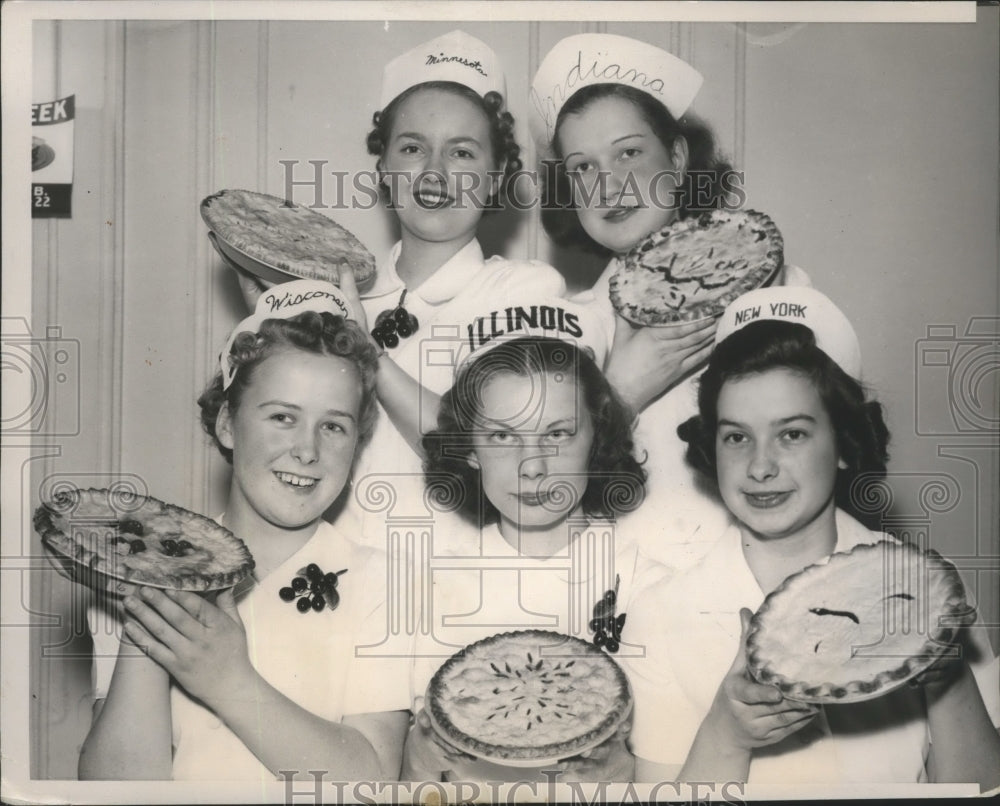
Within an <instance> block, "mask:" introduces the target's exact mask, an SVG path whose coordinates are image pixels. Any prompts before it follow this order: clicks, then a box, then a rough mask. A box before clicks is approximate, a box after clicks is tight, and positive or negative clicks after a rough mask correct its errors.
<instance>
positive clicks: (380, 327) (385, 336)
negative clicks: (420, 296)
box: [372, 288, 420, 350]
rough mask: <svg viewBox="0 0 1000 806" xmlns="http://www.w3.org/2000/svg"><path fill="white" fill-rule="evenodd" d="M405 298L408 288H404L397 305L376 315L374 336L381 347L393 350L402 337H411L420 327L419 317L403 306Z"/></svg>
mask: <svg viewBox="0 0 1000 806" xmlns="http://www.w3.org/2000/svg"><path fill="white" fill-rule="evenodd" d="M405 300H406V289H405V288H404V289H403V293H402V294H401V295H400V297H399V303H398V304H397V305H396V307H395V308H389V309H386V310H384V311H382V313H380V314H379V315H378V316H376V317H375V327H374V328H373V329H372V338H373V339H375V341H376V342H378V345H379V347H382V348H387V349H390V350H391V349H392V348H393V347H396V346H397V345H398V344H399V340H400V339H406V338H409V337H410V336H412V335H413V334H414V333H416V332H417V328H418V327H420V323H419V322H418V321H417V317H415V316H414V315H413V314H412V313H410V312H409V311H408V310H406V308H404V307H403V302H404V301H405Z"/></svg>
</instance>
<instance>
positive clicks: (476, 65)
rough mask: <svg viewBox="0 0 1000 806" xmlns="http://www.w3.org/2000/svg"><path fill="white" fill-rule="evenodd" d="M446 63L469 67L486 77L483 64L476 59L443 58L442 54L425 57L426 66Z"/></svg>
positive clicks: (430, 54) (431, 54) (462, 57)
mask: <svg viewBox="0 0 1000 806" xmlns="http://www.w3.org/2000/svg"><path fill="white" fill-rule="evenodd" d="M448 62H453V63H455V64H463V65H465V66H466V67H471V68H472V69H473V70H475V71H476V72H477V73H479V74H480V75H482V76H485V75H488V73H487V72H486V71H485V70H483V63H482V62H481V61H479V60H478V59H476V60H475V61H472V60H471V59H466V58H465V57H464V56H445V55H444V54H443V53H439V54H438V55H437V56H435V55H434V54H433V53H429V54H428V55H427V62H426V63H427V64H446V63H448Z"/></svg>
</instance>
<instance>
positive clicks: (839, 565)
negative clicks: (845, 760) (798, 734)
mask: <svg viewBox="0 0 1000 806" xmlns="http://www.w3.org/2000/svg"><path fill="white" fill-rule="evenodd" d="M974 615H975V613H974V610H973V609H972V608H971V607H970V606H969V604H968V602H967V601H966V596H965V588H964V586H963V585H962V579H961V577H960V576H959V573H958V571H957V570H956V569H955V566H954V565H952V564H951V563H950V562H948V561H947V560H945V559H944V558H943V557H941V555H940V554H938V553H937V552H936V551H933V550H928V551H922V550H920V549H918V548H916V547H915V546H912V545H910V544H907V543H896V542H891V541H881V542H878V543H874V544H870V545H861V546H856V547H855V548H853V549H851V550H850V551H847V552H841V553H837V554H832V555H830V557H828V558H827V559H825V560H823V561H821V562H819V563H817V564H815V565H811V566H809V567H808V568H806V569H804V570H803V571H800V572H799V573H797V574H793V575H792V576H790V577H789V578H788V579H787V580H785V582H784V583H782V585H781V586H780V587H778V588H777V589H776V590H774V591H773V592H772V593H771V594H770V595H768V597H767V598H766V599H765V600H764V603H763V604H762V605H761V607H760V609H759V610H758V611H757V613H756V614H755V615H754V617H753V620H752V622H751V625H750V631H749V634H748V637H747V668H748V670H749V671H750V673H751V674H752V675H753V676H754V677H755V678H756V679H757V680H759V681H760V682H762V683H770V684H773V685H775V686H777V687H778V688H779V689H780V690H781V692H782V693H783V694H784V695H785V696H787V697H789V698H791V699H795V700H801V701H804V702H815V703H845V702H857V701H861V700H867V699H871V698H873V697H878V696H880V695H882V694H885V693H887V692H889V691H891V690H893V689H894V688H896V687H897V686H899V685H901V684H903V683H904V682H906V681H907V680H909V679H911V678H913V677H915V676H916V675H918V674H919V673H920V672H922V671H924V670H925V669H926V668H927V667H928V666H930V665H931V664H932V663H934V662H935V661H936V660H937V659H938V658H940V657H941V656H942V655H943V654H945V653H946V652H947V651H949V650H953V649H957V647H954V646H953V645H952V644H951V643H950V642H951V641H952V640H953V639H954V637H955V635H956V633H957V631H958V629H959V628H960V627H961V626H962V625H963V624H966V623H969V622H970V621H971V620H972V619H973V618H974Z"/></svg>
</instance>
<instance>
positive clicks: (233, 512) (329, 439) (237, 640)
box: [79, 280, 410, 791]
mask: <svg viewBox="0 0 1000 806" xmlns="http://www.w3.org/2000/svg"><path fill="white" fill-rule="evenodd" d="M293 285H297V286H299V289H297V290H303V291H309V292H310V294H303V295H301V296H304V297H309V296H310V295H312V298H311V299H307V300H306V301H304V302H300V303H298V304H295V305H292V306H289V308H286V309H283V310H281V311H278V312H272V311H271V310H270V305H269V303H268V299H267V296H266V295H265V296H264V297H262V299H261V305H259V306H258V308H257V313H255V314H254V315H253V316H250V317H248V318H247V319H245V320H244V321H243V322H241V323H240V324H239V325H237V327H236V330H235V331H234V333H233V335H232V337H231V338H230V342H229V345H227V348H226V349H225V350H223V352H222V354H221V357H220V366H221V371H220V372H219V373H217V374H216V376H215V378H214V379H213V380H212V382H211V383H210V384H209V386H208V388H207V389H206V390H205V392H204V393H203V394H202V395H201V397H200V398H199V400H198V403H199V406H200V407H201V421H202V424H203V425H204V427H205V430H206V432H208V434H209V435H210V436H211V437H212V440H213V441H214V442H215V444H216V446H217V447H218V449H219V451H220V452H221V453H222V455H223V456H224V457H225V459H226V461H227V462H229V463H230V464H231V465H232V476H231V480H230V487H229V498H228V503H227V505H226V511H225V513H224V514H223V515H220V516H219V517H218V518H217V520H218V521H219V523H220V524H222V525H223V526H224V527H226V528H227V529H229V530H230V531H231V532H233V533H234V534H235V535H237V536H238V537H239V538H241V539H242V540H243V541H244V543H246V545H247V547H248V548H249V549H250V552H251V554H252V555H253V558H254V573H253V575H252V576H251V577H248V578H247V579H246V580H244V581H243V582H241V583H239V584H238V585H237V586H235V588H230V589H227V590H224V591H221V592H219V593H218V595H217V596H213V595H206V596H202V595H199V594H196V593H192V592H187V591H174V590H166V589H164V590H160V589H158V588H152V587H145V586H140V587H137V588H136V590H135V591H134V592H132V593H129V594H128V595H126V596H125V598H124V600H123V602H122V603H121V604H120V605H119V606H118V607H117V609H116V610H115V611H114V612H112V611H108V612H104V611H101V612H98V611H96V610H92V611H91V612H89V613H88V620H89V622H90V625H91V633H92V635H93V638H94V643H95V652H94V668H95V680H94V689H95V692H94V697H95V704H94V719H93V725H92V727H91V729H90V733H89V734H88V736H87V738H86V740H85V741H84V743H83V748H82V751H81V755H80V762H79V765H80V777H81V778H82V779H105V780H125V779H132V780H162V779H174V780H227V781H230V782H233V781H239V782H241V783H243V784H247V785H256V786H257V787H258V791H260V790H259V787H260V786H262V785H264V784H266V783H268V782H274V781H276V780H279V779H280V776H281V774H282V771H283V770H285V771H287V770H312V769H317V770H324V771H326V773H327V774H329V775H331V776H333V777H334V778H336V779H338V780H349V779H352V778H356V777H360V778H365V779H369V780H391V779H395V778H398V775H399V770H400V763H401V756H402V746H403V738H404V736H405V734H406V728H407V724H408V718H409V713H408V709H409V704H410V698H409V691H408V680H409V662H408V659H406V658H359V657H357V655H356V647H357V646H360V645H369V644H373V643H377V642H378V640H379V638H380V637H381V636H382V635H383V634H384V630H385V624H386V620H387V615H386V604H385V603H386V585H385V578H386V571H385V563H384V557H382V556H381V555H379V553H378V552H375V551H372V550H371V549H367V548H363V547H361V546H358V545H356V544H355V543H353V542H352V541H350V540H349V539H348V538H347V537H346V536H345V535H344V534H342V533H341V532H339V531H338V530H337V529H335V528H334V527H333V526H331V525H330V524H328V523H327V522H325V521H324V520H323V519H322V515H323V513H324V511H326V510H327V509H328V508H329V507H330V505H331V504H332V503H333V501H334V500H335V499H336V498H337V497H338V496H340V494H341V491H342V490H343V489H344V486H345V484H346V482H347V479H348V477H349V475H350V473H351V469H352V467H353V464H354V459H355V457H356V455H357V452H358V449H359V446H361V445H363V444H364V443H365V442H366V441H367V439H368V438H369V436H370V435H371V431H372V427H373V425H374V422H375V416H376V409H375V373H376V362H377V358H376V352H375V350H374V348H373V347H372V346H371V345H370V344H369V342H368V337H367V335H366V334H365V332H364V331H363V330H361V329H360V328H359V327H358V326H357V325H356V324H355V323H354V322H352V321H348V320H345V319H344V318H343V317H342V316H339V315H335V313H334V311H338V310H341V308H340V307H337V306H334V305H330V304H324V303H323V302H322V300H324V299H325V298H328V297H331V296H336V295H337V289H336V288H335V287H333V286H331V285H329V284H325V283H316V282H313V281H308V280H303V281H298V282H297V283H293ZM317 291H318V292H319V293H314V292H317ZM272 313H273V315H272ZM282 316H283V317H284V318H279V317H282ZM191 540H192V541H193V542H195V544H197V537H196V536H194V535H192V536H191ZM150 550H152V547H150ZM344 572H346V573H344ZM331 577H333V579H332V580H331ZM320 580H322V585H320V586H319V587H317V585H319V582H320ZM303 605H305V606H304V607H303ZM120 620H123V622H124V635H123V637H122V638H121V639H120V640H119V638H118V637H117V636H118V635H119V634H120V633H121V629H120V627H121V624H120V623H119V621H120Z"/></svg>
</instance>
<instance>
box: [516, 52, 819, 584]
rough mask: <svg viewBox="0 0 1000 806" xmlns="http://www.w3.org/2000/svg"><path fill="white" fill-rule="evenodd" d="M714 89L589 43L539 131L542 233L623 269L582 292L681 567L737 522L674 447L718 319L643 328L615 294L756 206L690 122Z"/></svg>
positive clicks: (658, 549) (545, 102)
mask: <svg viewBox="0 0 1000 806" xmlns="http://www.w3.org/2000/svg"><path fill="white" fill-rule="evenodd" d="M701 83H702V77H701V75H700V74H699V73H698V72H697V71H696V70H695V69H694V68H692V67H691V66H690V65H688V64H687V63H685V62H684V61H682V60H681V59H678V58H677V57H675V56H673V55H672V54H670V53H667V52H666V51H664V50H661V49H660V48H657V47H654V46H652V45H649V44H647V43H645V42H640V41H638V40H635V39H630V38H628V37H623V36H616V35H612V34H579V35H576V36H570V37H567V38H565V39H563V40H561V41H560V42H558V43H557V44H556V46H555V47H553V48H552V50H551V51H550V52H549V53H548V55H546V57H545V59H544V60H543V61H542V64H541V66H540V67H539V69H538V72H537V73H536V75H535V77H534V80H533V81H532V89H531V99H530V112H531V118H530V122H531V126H532V132H533V134H534V137H535V139H536V140H538V141H539V142H540V143H541V144H542V147H543V150H547V157H548V158H549V159H551V160H552V161H553V165H554V171H549V172H547V176H548V177H550V178H551V180H552V181H550V182H548V183H547V184H546V186H545V189H544V193H545V197H544V198H543V212H542V223H543V224H544V226H545V228H546V230H547V231H548V233H549V235H550V236H551V237H552V239H553V240H554V241H555V242H556V243H557V244H559V245H564V246H575V247H577V248H581V249H585V250H589V251H592V252H597V253H598V254H600V255H603V256H606V257H609V258H611V260H610V263H609V264H608V266H607V268H606V269H605V271H604V272H603V273H602V274H601V276H600V277H599V278H598V279H597V281H596V282H592V281H591V280H588V279H587V278H572V279H571V282H574V281H575V284H576V285H577V287H578V288H583V289H585V290H583V291H582V292H581V293H579V294H578V296H577V297H576V298H575V299H576V300H577V301H578V302H581V303H584V304H589V305H592V306H594V308H595V309H596V310H598V311H599V312H600V314H601V315H602V317H603V319H604V321H605V326H606V328H607V331H608V341H609V344H610V345H611V349H610V350H609V355H608V359H607V362H606V364H605V366H604V371H605V374H606V375H607V377H608V380H609V381H611V383H612V384H613V385H614V387H615V389H616V390H617V391H618V392H619V394H620V395H621V396H622V398H623V399H624V400H625V401H626V402H627V403H628V404H629V405H630V406H631V407H632V409H633V411H635V412H637V413H640V416H639V420H638V422H637V424H636V441H637V443H638V444H639V445H640V446H641V447H642V448H643V449H644V450H647V451H648V461H647V463H646V465H645V467H646V470H647V472H648V473H649V481H648V486H649V498H650V500H651V501H653V502H654V503H653V504H651V505H650V506H649V507H647V508H646V509H645V510H643V512H642V513H639V514H638V517H639V518H641V519H642V520H643V524H642V528H641V529H640V530H637V531H641V532H642V534H643V541H644V546H645V548H646V549H647V550H649V551H650V553H651V554H653V556H656V557H657V558H658V559H660V560H661V561H663V562H665V563H667V564H670V565H675V566H678V567H683V566H685V565H689V564H690V563H691V562H693V561H694V560H695V559H697V557H698V556H699V555H700V554H701V553H703V552H704V550H705V549H706V548H707V546H709V545H711V542H712V541H713V540H714V539H715V538H716V537H718V535H719V534H721V532H722V530H723V529H724V528H725V526H726V523H727V517H726V513H725V510H724V509H723V508H722V507H721V506H720V505H719V503H718V500H717V499H716V498H715V497H714V496H713V495H712V494H711V493H710V492H709V491H707V490H706V489H705V487H704V485H703V484H702V483H701V482H700V480H699V479H698V478H697V477H696V476H695V475H694V474H692V473H691V471H690V469H689V468H688V467H686V466H685V464H684V459H683V455H684V450H683V446H682V445H681V444H680V442H678V441H677V440H675V439H673V438H672V435H673V434H674V432H675V429H676V427H677V425H679V424H680V423H681V422H683V421H684V420H685V419H687V418H688V417H690V416H691V415H692V414H693V413H694V411H695V388H694V384H693V377H694V374H695V373H696V372H697V371H698V370H700V369H701V368H702V367H703V366H704V362H705V361H706V359H707V358H708V355H709V352H710V351H711V347H712V337H713V334H714V332H715V326H716V321H715V320H712V319H709V320H707V321H704V322H700V323H698V322H695V323H689V324H682V325H678V326H674V327H666V328H656V327H637V326H635V325H633V324H631V323H629V322H628V321H626V320H625V319H623V318H622V317H621V316H619V315H617V314H616V313H615V312H614V310H613V308H612V306H611V302H610V300H609V291H608V283H609V279H610V277H611V275H612V274H614V272H615V271H616V270H617V268H618V265H619V258H620V257H621V256H622V255H623V254H625V253H626V252H628V251H629V250H630V249H631V248H632V247H634V246H636V245H637V244H639V243H640V242H641V241H642V240H643V239H644V238H645V237H646V236H648V235H650V234H651V233H653V232H656V231H658V230H660V229H662V228H663V227H666V226H668V225H670V224H672V223H673V222H675V221H678V220H682V219H684V218H686V217H687V216H689V215H691V214H693V213H696V212H698V211H700V210H705V209H716V208H718V207H720V206H726V205H729V206H732V205H734V204H738V203H740V202H741V201H742V199H743V197H742V188H741V186H740V185H741V183H740V181H739V177H737V176H736V175H735V174H734V173H733V171H732V168H731V166H730V165H728V164H727V163H726V162H725V161H723V160H722V159H721V158H720V157H719V156H718V155H717V153H716V147H715V142H714V137H713V135H712V133H711V131H710V130H709V129H708V128H707V127H706V126H705V125H704V124H702V123H700V122H699V121H697V120H696V119H695V118H694V117H693V116H691V115H689V114H688V108H689V107H690V105H691V103H692V101H693V99H694V97H695V95H696V94H697V92H698V90H699V88H700V86H701ZM774 283H775V284H777V285H781V284H786V285H807V284H808V278H807V277H806V275H805V273H804V272H802V270H801V269H798V268H796V267H794V266H785V267H784V268H783V269H782V271H781V272H780V273H779V276H778V277H776V278H775V280H774ZM665 435H667V436H665Z"/></svg>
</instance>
